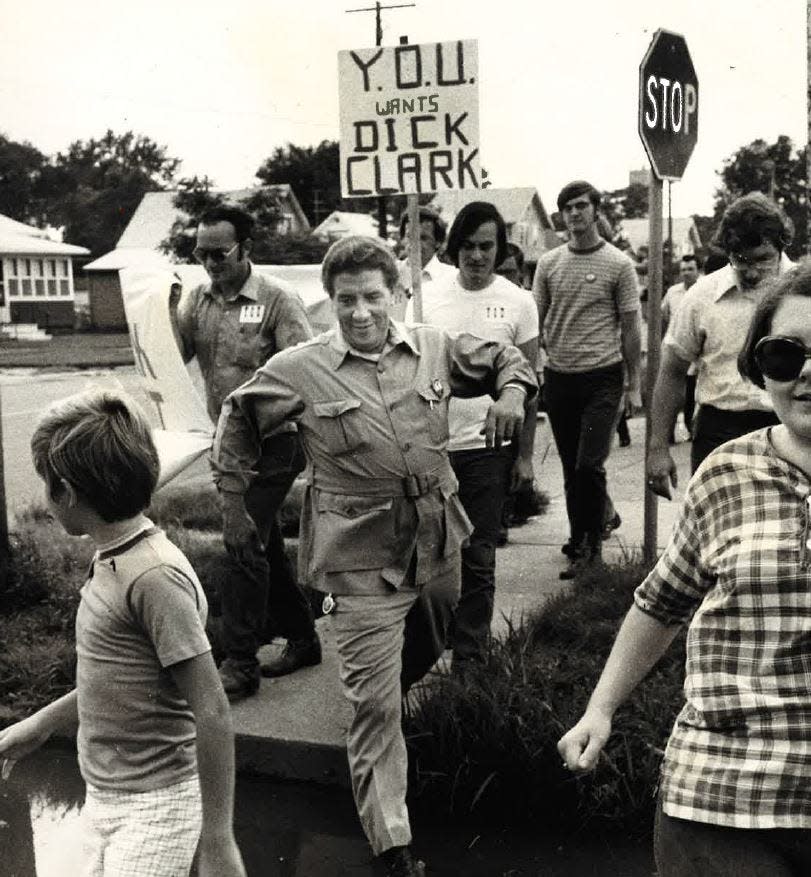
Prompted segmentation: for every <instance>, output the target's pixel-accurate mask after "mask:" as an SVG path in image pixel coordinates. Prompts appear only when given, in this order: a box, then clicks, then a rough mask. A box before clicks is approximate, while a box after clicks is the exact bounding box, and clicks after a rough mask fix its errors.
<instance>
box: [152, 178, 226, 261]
mask: <svg viewBox="0 0 811 877" xmlns="http://www.w3.org/2000/svg"><path fill="white" fill-rule="evenodd" d="M212 186H213V181H212V180H211V179H210V178H209V177H208V176H204V177H197V176H195V177H184V178H183V179H182V180H180V181H179V182H178V188H177V194H176V195H175V197H174V200H173V203H174V205H175V207H176V208H177V209H178V214H179V215H178V218H177V219H176V220H175V221H174V222H173V223H172V228H171V229H170V231H169V237H167V238H166V239H165V240H163V241H161V249H162V250H163V252H164V253H168V254H170V255H171V256H173V257H174V258H175V259H176V260H177V261H178V262H193V261H194V256H193V255H192V252H193V251H194V247H195V234H194V232H195V229H196V228H197V225H198V222H199V219H200V217H201V216H202V215H203V214H204V213H205V212H206V210H209V209H210V208H212V207H218V206H220V205H221V204H224V203H225V198H224V197H223V196H222V195H220V194H219V193H217V192H214V191H212Z"/></svg>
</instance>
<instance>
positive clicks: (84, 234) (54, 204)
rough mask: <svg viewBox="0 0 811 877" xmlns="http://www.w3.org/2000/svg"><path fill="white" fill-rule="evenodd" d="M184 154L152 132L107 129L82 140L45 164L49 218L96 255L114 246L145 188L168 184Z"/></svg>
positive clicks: (154, 188)
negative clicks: (175, 153) (169, 150)
mask: <svg viewBox="0 0 811 877" xmlns="http://www.w3.org/2000/svg"><path fill="white" fill-rule="evenodd" d="M179 165H180V160H179V159H176V158H171V157H169V156H167V154H166V147H165V146H159V145H158V144H157V143H155V142H154V141H153V140H151V139H150V138H149V137H145V136H143V135H136V134H134V133H133V132H132V131H128V132H127V133H125V134H120V135H119V134H114V133H113V132H112V131H111V130H108V131H107V132H106V134H104V136H103V137H101V138H99V139H95V138H93V139H90V140H87V141H82V140H77V141H75V142H74V143H72V144H71V145H70V146H69V147H68V150H67V152H65V153H59V154H57V156H56V158H55V159H54V160H53V162H52V163H51V164H50V165H48V166H47V167H45V168H44V169H43V174H42V181H43V186H44V187H45V189H46V191H47V192H48V206H47V210H46V214H47V219H48V221H49V222H51V223H52V224H53V225H62V226H64V227H65V238H66V239H67V240H69V241H71V243H76V244H81V245H82V246H85V247H88V248H89V249H90V250H91V252H92V253H93V255H101V254H102V253H105V252H107V251H108V250H111V249H113V247H114V246H115V244H116V242H117V240H118V238H119V237H120V236H121V233H122V232H123V231H124V229H125V228H126V226H127V223H128V222H129V221H130V219H131V218H132V214H133V213H134V212H135V208H136V207H137V206H138V204H139V203H140V201H141V198H142V197H143V196H144V194H145V193H146V192H154V191H158V190H160V189H164V188H166V187H167V186H168V185H170V184H171V183H172V182H173V180H174V176H175V173H176V171H177V169H178V167H179Z"/></svg>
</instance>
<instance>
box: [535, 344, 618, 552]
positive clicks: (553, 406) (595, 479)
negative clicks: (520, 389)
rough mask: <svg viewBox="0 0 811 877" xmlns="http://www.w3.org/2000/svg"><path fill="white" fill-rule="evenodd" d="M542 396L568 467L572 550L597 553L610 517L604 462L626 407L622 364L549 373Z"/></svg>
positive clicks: (565, 482)
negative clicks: (606, 510)
mask: <svg viewBox="0 0 811 877" xmlns="http://www.w3.org/2000/svg"><path fill="white" fill-rule="evenodd" d="M543 393H544V402H545V404H546V413H547V415H548V416H549V424H550V426H551V427H552V435H553V436H554V438H555V445H556V446H557V449H558V454H559V456H560V462H561V465H562V467H563V487H564V490H565V493H566V512H567V514H568V516H569V528H570V531H571V540H572V545H573V546H575V547H580V546H581V545H582V543H583V541H584V540H585V541H586V544H587V548H588V550H590V551H591V552H593V553H596V552H598V551H599V548H600V544H601V540H602V531H603V521H604V518H605V506H606V497H607V494H606V478H605V461H606V460H607V459H608V454H609V451H610V450H611V441H612V439H613V435H614V430H615V429H616V426H617V422H618V420H619V414H620V404H621V403H622V394H623V370H622V363H621V362H620V363H617V364H616V365H610V366H607V367H605V368H600V369H594V370H593V371H588V372H577V373H569V374H567V373H563V372H557V371H553V370H552V369H550V368H547V369H545V370H544V388H543Z"/></svg>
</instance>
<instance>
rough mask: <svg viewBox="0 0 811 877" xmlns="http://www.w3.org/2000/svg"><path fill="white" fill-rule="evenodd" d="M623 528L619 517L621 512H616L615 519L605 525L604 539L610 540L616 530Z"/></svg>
mask: <svg viewBox="0 0 811 877" xmlns="http://www.w3.org/2000/svg"><path fill="white" fill-rule="evenodd" d="M621 526H622V518H621V517H620V516H619V512H616V511H615V512H614V517H613V518H611V520H609V521H606V522H605V523H604V524H603V532H602V537H603V539H610V538H611V534H612V533H613V532H614V530H618V529H619V528H620V527H621Z"/></svg>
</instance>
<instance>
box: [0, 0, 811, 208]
mask: <svg viewBox="0 0 811 877" xmlns="http://www.w3.org/2000/svg"><path fill="white" fill-rule="evenodd" d="M385 2H386V3H389V4H394V3H400V2H407V0H385ZM416 4H417V5H416V6H415V7H414V8H407V9H394V10H391V11H388V12H384V18H383V20H384V43H385V44H390V45H394V44H396V43H397V42H398V39H399V36H400V35H401V34H402V35H407V36H408V38H409V41H410V42H411V43H416V42H437V41H443V40H453V39H477V40H478V41H479V81H480V114H481V132H480V135H481V160H482V164H483V165H484V167H486V168H487V169H488V171H489V173H490V178H491V180H492V181H493V185H495V186H526V185H534V186H536V187H537V188H538V189H539V191H540V193H541V197H542V199H543V200H544V202H545V204H546V205H547V207H548V208H549V209H550V210H551V209H554V201H555V196H556V193H557V191H558V190H559V189H560V187H561V186H562V185H563V184H564V183H565V182H567V181H568V180H570V179H572V178H576V177H586V178H588V179H590V180H592V181H593V182H594V183H595V184H596V185H597V186H598V187H599V188H603V189H613V188H619V187H622V186H624V185H626V184H627V180H628V171H629V169H631V168H638V167H642V166H644V165H645V164H646V157H645V153H644V150H643V148H642V145H641V143H640V141H639V138H638V135H637V132H636V124H637V122H636V119H637V104H638V75H639V74H638V67H639V63H640V61H641V59H642V57H643V55H644V53H645V51H646V49H647V47H648V44H649V42H650V39H651V36H652V34H653V32H654V31H655V30H656V28H657V27H664V28H667V29H669V30H674V31H677V32H680V33H683V34H684V35H685V37H686V38H687V43H688V46H689V48H690V52H691V55H692V58H693V63H694V65H695V68H696V71H697V73H698V77H699V83H700V109H699V113H700V135H699V140H698V144H697V146H696V149H695V152H694V153H693V156H692V159H691V161H690V165H689V166H688V168H687V172H686V174H685V177H684V179H683V180H682V181H681V182H680V183H678V184H674V186H673V209H674V215H684V214H685V213H709V212H710V211H711V207H712V195H713V191H714V189H715V188H716V186H717V177H716V175H715V172H716V171H717V170H718V169H719V168H720V167H721V165H722V162H723V160H724V158H725V157H727V156H729V155H730V154H731V153H732V152H734V151H735V150H736V149H737V148H738V147H739V146H742V145H743V144H746V143H749V142H750V141H752V140H753V139H755V138H758V137H761V138H764V139H766V140H768V141H772V140H774V139H775V138H776V137H777V136H778V135H779V134H787V135H789V136H790V137H791V138H792V139H793V140H794V142H795V144H797V145H799V144H801V143H803V142H804V141H805V138H806V130H807V127H806V81H807V79H806V4H805V2H804V0H679V2H675V0H611V2H604V0H599V2H593V0H580V2H575V3H572V2H567V0H493V2H484V0H416ZM364 6H374V2H373V0H372V2H369V0H218V2H212V0H198V2H181V0H139V2H137V3H132V2H128V3H122V2H120V0H70V2H65V0H25V2H20V0H0V20H2V22H3V26H2V31H0V48H1V49H2V51H0V131H1V132H2V133H4V134H5V135H6V136H8V137H11V138H12V139H15V140H28V141H30V142H31V143H33V144H34V145H35V146H37V147H38V148H39V149H41V150H42V151H44V152H46V153H53V152H56V151H58V150H61V149H64V148H65V147H67V145H68V144H69V143H70V142H71V141H72V140H75V139H79V138H81V139H87V138H89V137H94V136H100V135H101V134H103V133H104V131H105V130H106V129H107V128H112V129H113V130H114V131H116V132H123V131H126V130H128V129H132V130H134V131H136V132H138V133H142V134H145V135H148V136H149V137H151V138H152V139H154V140H156V141H157V142H158V143H160V144H164V145H166V146H167V147H168V151H169V154H170V155H173V156H176V157H178V158H181V159H182V161H183V164H182V167H181V173H182V174H183V175H184V176H191V175H193V174H199V175H202V174H208V175H209V176H210V177H212V178H213V179H214V180H215V182H216V184H217V185H219V186H223V187H229V188H230V187H241V186H248V185H252V184H253V183H254V182H255V180H254V174H255V172H256V170H257V168H258V167H259V165H260V164H261V163H262V161H263V160H264V159H265V158H266V157H267V156H268V155H269V154H270V153H271V151H272V150H273V149H274V148H275V147H276V146H283V145H284V144H286V143H287V142H292V143H295V144H298V145H309V144H316V143H318V142H320V141H321V140H323V139H337V137H338V83H337V53H338V51H339V50H341V49H352V48H365V47H368V46H372V45H374V14H373V13H363V14H361V13H354V14H347V13H346V12H345V10H347V9H353V8H358V7H364Z"/></svg>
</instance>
